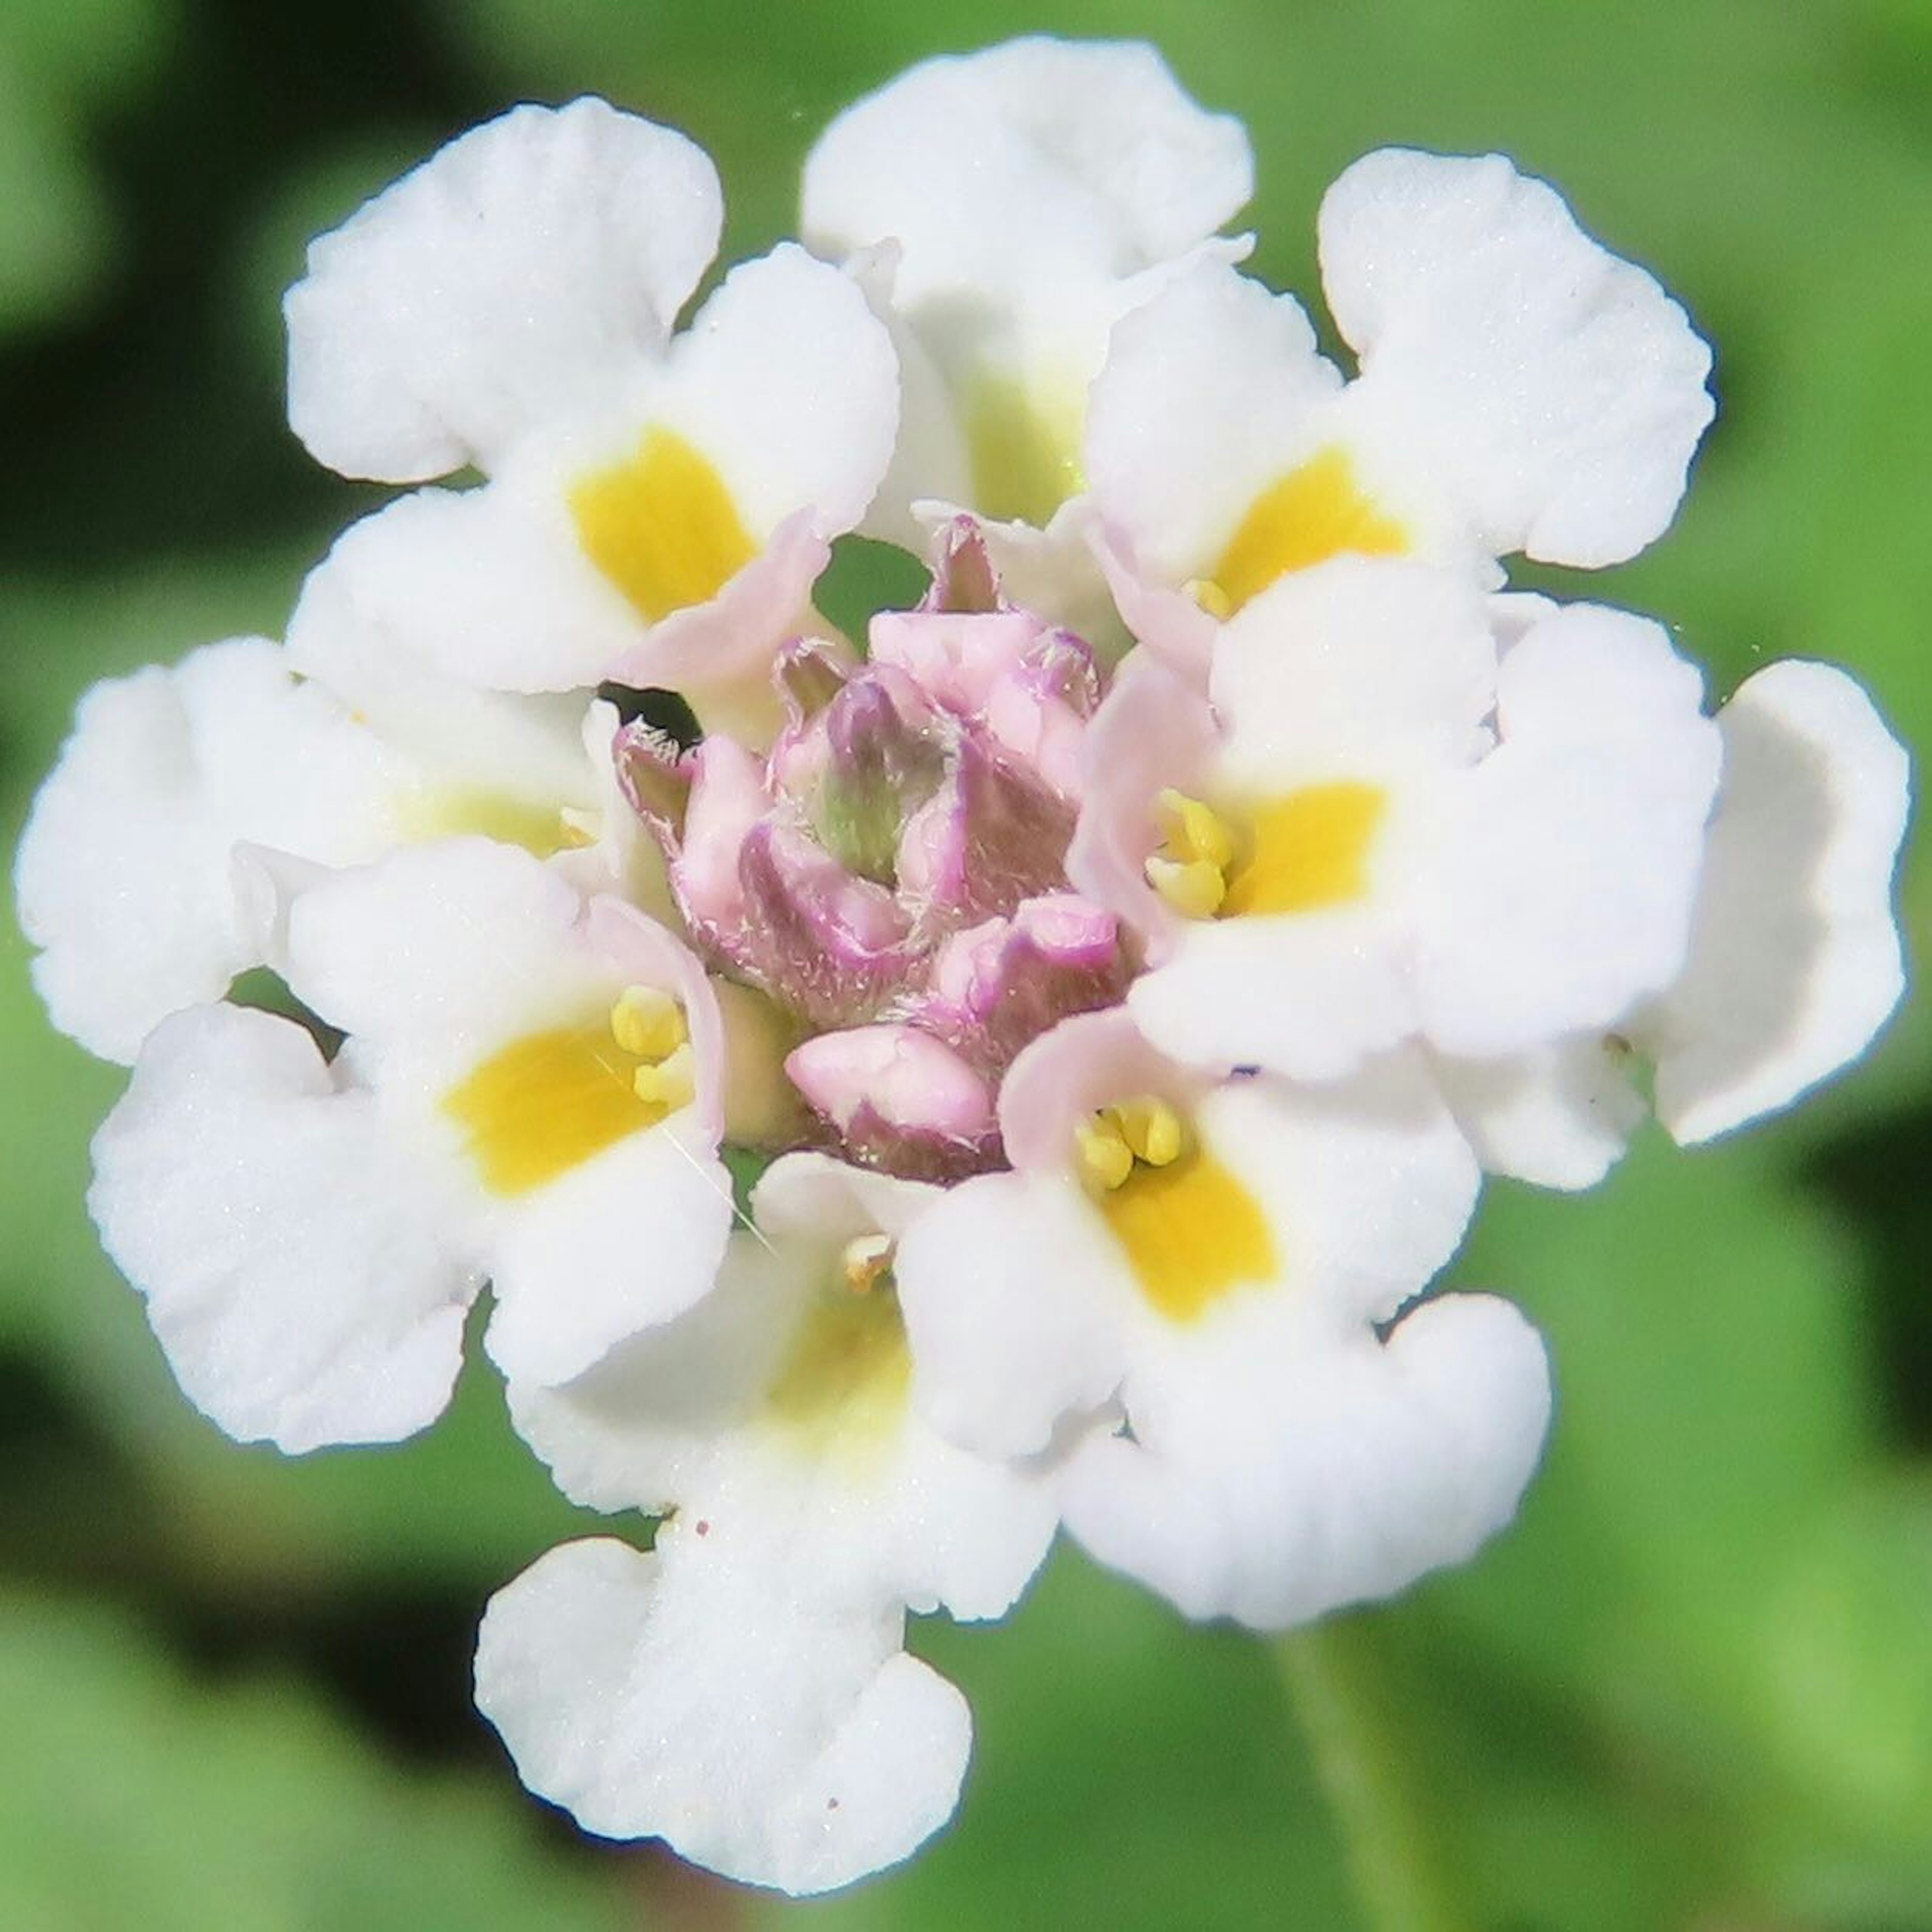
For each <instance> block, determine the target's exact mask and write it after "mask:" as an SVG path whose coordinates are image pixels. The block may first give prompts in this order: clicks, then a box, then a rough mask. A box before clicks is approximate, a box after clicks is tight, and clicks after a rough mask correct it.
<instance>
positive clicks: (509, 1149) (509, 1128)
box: [443, 986, 696, 1195]
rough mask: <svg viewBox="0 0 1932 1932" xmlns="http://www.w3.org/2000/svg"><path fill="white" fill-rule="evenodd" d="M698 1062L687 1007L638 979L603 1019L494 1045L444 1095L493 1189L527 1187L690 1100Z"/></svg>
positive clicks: (495, 1191)
mask: <svg viewBox="0 0 1932 1932" xmlns="http://www.w3.org/2000/svg"><path fill="white" fill-rule="evenodd" d="M695 1075H696V1069H695V1066H694V1062H693V1060H692V1056H691V1044H690V1038H689V1035H688V1031H687V1030H686V1028H685V1021H684V1012H683V1009H682V1007H679V1004H678V1003H677V1002H676V1001H675V1000H674V999H673V998H671V996H670V995H669V994H668V993H666V992H661V991H660V990H659V989H658V988H656V987H655V986H629V987H626V988H625V990H624V992H623V994H622V996H621V997H620V998H619V1000H618V1001H617V1003H616V1005H615V1006H613V1007H612V1008H611V1010H610V1013H609V1015H608V1016H607V1017H605V1018H602V1019H593V1020H587V1021H583V1022H580V1023H579V1024H577V1025H574V1026H563V1027H553V1028H549V1029H547V1031H544V1032H542V1033H533V1034H526V1035H525V1036H524V1037H523V1038H522V1039H521V1040H512V1041H511V1043H510V1044H509V1045H508V1046H506V1047H504V1048H502V1049H500V1050H499V1051H498V1052H496V1053H493V1054H492V1055H490V1058H488V1059H487V1060H486V1061H484V1063H483V1064H482V1065H481V1066H480V1067H478V1068H477V1069H476V1070H475V1072H474V1073H471V1074H470V1075H469V1077H468V1078H467V1079H465V1080H463V1081H462V1082H460V1084H458V1085H456V1086H455V1087H452V1088H451V1089H450V1090H449V1092H448V1093H446V1094H445V1095H444V1096H443V1112H444V1113H445V1114H446V1115H448V1116H449V1118H450V1119H451V1120H452V1121H455V1123H456V1124H457V1126H458V1127H459V1128H460V1129H461V1130H462V1132H463V1145H464V1148H465V1151H466V1152H467V1153H468V1154H469V1157H470V1159H471V1160H472V1161H474V1162H475V1164H476V1166H477V1168H478V1171H479V1172H481V1175H482V1179H483V1184H484V1187H487V1189H488V1190H490V1193H493V1194H502V1195H517V1194H527V1193H530V1192H531V1191H532V1190H533V1189H535V1188H538V1187H544V1186H545V1185H546V1184H548V1183H549V1182H550V1181H555V1180H556V1179H557V1178H559V1176H560V1175H565V1174H568V1172H570V1170H571V1169H572V1168H574V1167H575V1166H578V1165H579V1164H580V1163H582V1162H583V1161H586V1160H589V1159H590V1157H592V1155H593V1154H601V1153H602V1152H603V1151H604V1149H605V1148H607V1147H610V1146H612V1145H614V1144H615V1143H616V1142H619V1141H620V1140H622V1139H624V1138H625V1136H627V1135H629V1134H634V1133H640V1132H641V1131H642V1130H643V1129H644V1128H646V1127H655V1126H656V1125H657V1124H658V1121H661V1120H663V1119H664V1118H665V1116H666V1115H669V1114H672V1113H674V1112H676V1110H677V1109H679V1107H682V1106H688V1104H689V1103H690V1102H691V1098H692V1096H693V1094H694V1092H695V1091H696V1079H695Z"/></svg>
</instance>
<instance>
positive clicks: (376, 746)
mask: <svg viewBox="0 0 1932 1932" xmlns="http://www.w3.org/2000/svg"><path fill="white" fill-rule="evenodd" d="M397 784H398V774H397V773H396V772H395V766H394V761H393V760H392V757H390V755H389V752H388V751H387V748H386V747H385V746H384V745H383V744H382V743H381V742H380V741H379V740H378V739H376V737H375V736H374V734H373V733H369V732H368V731H366V730H361V729H359V728H358V727H356V724H355V723H354V722H353V720H352V719H351V718H350V717H349V716H348V715H347V712H346V711H345V710H344V707H343V706H342V705H341V703H339V702H338V701H337V700H335V699H333V698H332V697H330V696H329V694H327V693H326V692H325V691H320V690H317V689H315V688H313V687H308V686H299V685H296V682H295V681H294V680H293V679H292V678H291V677H290V675H289V673H288V671H287V668H286V667H285V666H284V661H283V659H282V655H281V651H280V650H279V649H278V647H277V646H275V645H274V644H272V643H269V641H268V640H267V639H266V638H262V637H249V638H238V639H236V640H232V641H230V642H229V643H220V644H211V645H209V646H207V647H205V649H201V650H199V651H196V652H193V654H192V655H190V656H189V657H187V658H184V660H183V661H182V662H181V664H178V665H177V666H176V667H174V668H173V669H172V670H163V669H162V668H160V667H158V666H150V667H148V668H147V669H145V670H139V671H136V672H135V673H133V675H132V676H128V677H124V678H115V679H108V680H107V681H106V682H103V683H101V684H98V685H95V687H94V688H93V689H92V691H89V693H88V694H87V695H86V697H84V698H83V699H82V700H81V703H80V709H79V711H78V712H77V714H76V715H75V718H74V732H73V734H72V736H71V737H70V738H69V739H68V742H67V743H66V744H65V745H64V746H63V747H62V751H61V756H60V761H59V763H58V764H56V765H55V767H54V769H53V771H52V772H51V773H50V774H49V776H48V778H47V779H46V782H45V783H44V784H43V785H42V786H41V787H40V792H39V794H38V795H37V797H36V798H35V799H34V808H33V811H32V814H31V816H30V817H29V818H28V821H27V827H26V832H25V833H24V834H23V836H22V838H21V841H20V852H19V854H18V856H17V859H16V862H15V869H14V886H15V889H16V891H17V894H18V896H19V903H20V925H21V928H22V929H23V931H24V932H26V935H27V938H28V939H29V940H30V941H31V942H32V943H33V944H34V945H35V946H36V947H39V948H40V949H41V950H40V956H39V957H38V958H37V959H36V960H35V961H34V986H36V988H37V989H38V990H39V992H40V997H41V998H42V999H43V1000H44V1001H46V1006H47V1010H48V1013H49V1015H50V1016H52V1019H53V1022H54V1024H55V1025H56V1026H58V1028H60V1029H61V1031H62V1032H64V1033H67V1034H71V1035H72V1036H73V1037H74V1038H75V1039H76V1040H79V1041H80V1043H81V1044H82V1045H83V1046H85V1047H86V1049H88V1050H89V1052H91V1053H95V1054H98V1055H101V1058H104V1059H107V1060H117V1061H121V1062H123V1063H125V1062H127V1061H131V1060H132V1059H133V1058H134V1055H135V1054H136V1052H137V1051H138V1050H139V1047H140V1044H141V1042H142V1040H144V1039H145V1037H146V1036H147V1034H148V1031H149V1030H150V1028H152V1027H153V1026H154V1023H155V1022H157V1020H160V1019H162V1018H163V1017H164V1016H166V1015H167V1014H169V1013H173V1012H175V1010H177V1009H178V1008H180V1007H187V1006H191V1005H193V1004H196V1002H198V1001H203V1000H213V999H219V998H220V996H221V995H223V993H224V992H226V991H227V990H228V986H229V981H230V980H233V978H234V977H235V976H236V974H238V973H239V972H241V971H242V970H243V969H244V968H247V967H249V966H252V965H257V964H258V963H260V960H261V959H262V958H263V951H264V948H263V940H262V937H261V935H260V933H259V932H257V931H255V930H254V929H252V927H251V922H250V921H249V920H248V918H247V917H246V916H245V911H244V909H243V907H242V905H241V904H239V902H238V900H237V898H236V892H235V890H234V886H233V880H232V878H231V876H230V859H231V858H232V856H233V852H234V849H235V847H236V844H237V843H238V841H242V840H255V841H260V843H262V844H267V845H272V846H275V847H278V848H280V849H281V850H287V851H290V852H294V853H300V854H302V856H305V857H308V858H310V859H314V860H317V861H318V862H322V863H325V864H343V863H348V862H355V861H357V860H359V859H365V858H368V857H369V856H372V855H373V853H375V852H377V851H379V850H381V849H382V848H383V846H384V845H385V844H386V843H388V842H389V838H388V831H387V826H388V817H389V813H388V802H389V799H390V798H391V797H392V796H393V794H394V793H395V789H396V787H397Z"/></svg>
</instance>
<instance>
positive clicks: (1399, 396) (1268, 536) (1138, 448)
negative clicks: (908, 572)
mask: <svg viewBox="0 0 1932 1932" xmlns="http://www.w3.org/2000/svg"><path fill="white" fill-rule="evenodd" d="M1320 232H1321V253H1322V278H1323V283H1324V286H1325V289H1326V291H1327V294H1328V304H1329V308H1330V309H1331V311H1332V313H1333V314H1334V318H1335V321H1336V324H1337V327H1338V328H1339V329H1340V332H1341V334H1342V335H1343V338H1344V340H1345V341H1347V342H1348V343H1349V345H1350V346H1351V347H1352V348H1353V349H1354V350H1355V352H1356V355H1357V356H1358V359H1359V362H1360V374H1358V376H1357V377H1355V380H1353V381H1352V382H1349V383H1344V382H1343V379H1342V377H1341V375H1340V373H1339V372H1338V371H1337V370H1336V369H1335V368H1334V367H1333V366H1332V365H1331V364H1329V363H1328V362H1326V361H1325V360H1324V359H1323V358H1322V356H1320V355H1319V353H1318V352H1317V350H1316V344H1315V336H1314V332H1313V330H1312V329H1310V326H1309V324H1308V320H1307V317H1306V316H1305V315H1304V314H1303V312H1302V311H1301V308H1300V307H1299V306H1298V305H1297V304H1296V303H1295V302H1294V300H1293V299H1292V298H1289V297H1287V296H1274V295H1271V294H1270V293H1268V290H1265V288H1263V287H1261V286H1260V285H1259V284H1257V283H1255V282H1253V281H1249V280H1247V278H1244V277H1243V276H1241V275H1238V274H1237V273H1235V271H1234V270H1233V269H1231V268H1229V267H1228V266H1225V265H1221V264H1214V263H1208V264H1204V265H1202V266H1199V267H1198V268H1196V269H1193V271H1192V272H1190V273H1189V274H1188V275H1186V276H1184V277H1182V278H1178V279H1177V280H1176V281H1175V282H1174V283H1173V284H1172V286H1171V287H1169V288H1168V289H1166V290H1165V291H1163V293H1161V294H1160V296H1157V298H1156V299H1154V300H1153V301H1151V302H1148V303H1147V304H1146V305H1144V306H1143V307H1142V308H1140V309H1139V310H1138V311H1136V312H1135V313H1134V314H1132V315H1131V316H1129V317H1127V318H1125V319H1124V320H1123V321H1122V322H1121V323H1120V325H1119V326H1118V327H1117V328H1116V329H1115V332H1114V337H1113V341H1112V347H1111V349H1110V351H1109V356H1108V359H1107V365H1106V368H1105V370H1104V371H1103V372H1102V374H1101V375H1100V378H1099V380H1097V382H1096V383H1095V384H1094V393H1093V401H1092V407H1091V410H1090V412H1089V418H1088V437H1087V443H1086V447H1085V465H1086V470H1087V474H1088V479H1089V482H1090V485H1091V490H1092V493H1093V501H1094V506H1095V508H1096V509H1097V511H1098V513H1099V514H1100V518H1101V520H1102V521H1103V525H1104V526H1106V532H1107V538H1108V561H1109V568H1110V574H1111V575H1112V579H1113V581H1114V584H1115V591H1116V594H1117V595H1120V596H1121V598H1122V609H1123V612H1124V615H1125V616H1126V617H1127V620H1128V622H1129V624H1130V626H1131V627H1133V628H1134V629H1135V630H1136V633H1137V634H1139V635H1140V636H1141V637H1142V638H1143V639H1144V640H1148V641H1151V642H1152V643H1154V644H1155V645H1156V646H1157V647H1160V648H1162V649H1167V650H1169V652H1171V653H1172V654H1173V655H1176V656H1178V657H1179V658H1181V659H1183V660H1191V661H1193V662H1194V663H1195V664H1196V665H1197V667H1198V666H1199V663H1200V661H1201V659H1202V655H1203V654H1204V653H1205V650H1206V649H1207V648H1208V640H1209V639H1210V638H1211V635H1212V631H1213V620H1214V618H1215V617H1218V616H1226V615H1228V614H1229V613H1231V612H1232V611H1235V610H1239V609H1240V608H1241V607H1242V605H1244V604H1246V603H1247V601H1249V599H1250V598H1252V597H1253V596H1255V595H1257V594H1258V593H1259V592H1260V591H1262V590H1263V589H1265V588H1266V587H1267V586H1268V585H1269V584H1270V583H1273V582H1274V580H1276V579H1277V577H1280V576H1281V575H1283V574H1284V573H1285V572H1288V571H1295V570H1298V569H1301V568H1306V567H1307V565H1310V564H1313V563H1316V562H1320V561H1321V560H1322V559H1324V558H1325V557H1328V556H1334V555H1337V554H1338V553H1341V552H1343V551H1357V552H1361V553H1367V554H1370V555H1377V556H1423V557H1427V558H1432V559H1437V560H1439V561H1442V562H1448V563H1451V564H1455V565H1460V566H1461V567H1463V568H1466V569H1469V571H1472V573H1473V574H1475V575H1476V576H1477V577H1478V578H1479V579H1483V580H1489V579H1490V577H1491V574H1492V573H1493V566H1494V561H1495V559H1498V558H1499V557H1502V556H1508V555H1510V554H1511V553H1514V552H1517V551H1522V552H1523V553H1526V555H1528V556H1532V557H1536V558H1540V559H1544V560H1545V561H1547V562H1558V563H1571V564H1580V565H1601V564H1607V563H1613V562H1618V561H1619V560H1620V559H1623V558H1625V557H1628V556H1631V555H1633V554H1634V553H1636V552H1637V550H1640V549H1642V548H1643V546H1644V545H1645V544H1647V543H1649V542H1650V541H1652V539H1653V538H1655V537H1656V536H1657V535H1659V534H1660V532H1662V531H1663V529H1664V528H1665V526H1667V524H1668V523H1669V522H1670V518H1671V517H1672V515H1673V513H1674V512H1675V511H1676V507H1677V502H1678V499H1679V497H1680V496H1682V493H1683V488H1684V478H1685V469H1686V466H1688V463H1689V461H1690V460H1691V454H1692V452H1693V451H1694V449H1696V446H1697V440H1698V438H1699V437H1700V435H1701V434H1703V430H1704V428H1705V426H1706V425H1707V424H1708V423H1709V422H1710V420H1711V416H1712V402H1711V399H1710V397H1709V395H1708V394H1707V393H1706V390H1705V388H1704V381H1705V378H1706V375H1707V374H1708V373H1709V368H1710V354H1709V350H1707V349H1706V347H1705V346H1704V344H1703V343H1702V342H1701V341H1699V339H1698V338H1697V336H1695V335H1694V334H1693V333H1692V332H1691V328H1690V325H1689V323H1688V322H1687V321H1686V320H1685V316H1684V313H1683V311H1682V309H1680V308H1679V307H1678V306H1677V305H1676V303H1675V302H1672V301H1671V300H1670V299H1669V298H1668V297H1667V296H1666V295H1665V294H1664V292H1663V290H1661V289H1660V288H1659V287H1658V285H1657V284H1656V283H1655V281H1652V279H1651V278H1650V277H1649V275H1646V274H1645V273H1644V272H1643V270H1642V269H1637V268H1635V267H1634V266H1632V265H1631V264H1630V263H1628V262H1624V261H1621V260H1619V259H1618V258H1617V257H1616V256H1614V255H1612V254H1609V253H1608V252H1607V251H1606V250H1604V249H1603V248H1601V247H1600V246H1598V244H1597V243H1595V242H1593V241H1592V240H1591V239H1590V238H1589V236H1586V235H1585V234H1584V233H1583V232H1582V231H1581V230H1580V229H1579V228H1578V227H1577V226H1576V223H1574V220H1572V218H1571V215H1570V212H1569V211H1568V208H1565V205H1563V202H1562V199H1560V198H1559V196H1557V195H1556V193H1554V192H1553V190H1551V189H1550V188H1549V187H1547V186H1546V185H1545V184H1544V183H1542V182H1541V181H1535V180H1532V179H1530V178H1528V177H1526V176H1525V175H1520V174H1519V173H1518V172H1517V170H1516V169H1515V168H1514V166H1511V163H1509V162H1508V161H1507V160H1505V159H1504V158H1503V157H1502V156H1500V155H1497V154H1490V155H1486V156H1484V157H1481V158H1480V159H1466V158H1461V157H1445V156H1439V155H1434V154H1417V153H1413V152H1410V151H1406V150H1403V149H1397V148H1388V149H1385V150H1383V151H1381V152H1379V153H1376V154H1370V155H1369V156H1367V157H1366V158H1364V160H1360V161H1358V162H1357V163H1355V166H1352V167H1351V168H1350V169H1348V170H1347V171H1346V172H1345V173H1344V174H1343V175H1342V177H1341V178H1340V180H1338V181H1337V182H1336V183H1335V184H1334V187H1331V189H1330V190H1329V191H1328V196H1327V197H1326V199H1325V200H1324V202H1323V203H1322V215H1321V223H1320ZM1183 591H1184V592H1185V594H1182V595H1176V594H1175V593H1176V592H1183Z"/></svg>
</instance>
